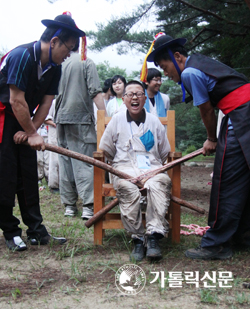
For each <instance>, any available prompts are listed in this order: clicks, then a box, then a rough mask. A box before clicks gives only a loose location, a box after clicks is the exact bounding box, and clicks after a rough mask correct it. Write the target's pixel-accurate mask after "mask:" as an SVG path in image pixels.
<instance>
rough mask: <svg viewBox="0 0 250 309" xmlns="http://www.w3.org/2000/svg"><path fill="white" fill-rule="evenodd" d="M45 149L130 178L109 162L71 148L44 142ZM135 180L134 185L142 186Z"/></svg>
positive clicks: (123, 177) (121, 176)
mask: <svg viewBox="0 0 250 309" xmlns="http://www.w3.org/2000/svg"><path fill="white" fill-rule="evenodd" d="M45 150H48V151H52V152H56V153H58V154H61V155H64V156H67V157H70V158H73V159H76V160H79V161H83V162H86V163H89V164H91V165H94V166H97V167H99V168H101V169H103V170H105V171H107V172H109V173H111V174H114V175H116V176H118V177H120V178H122V179H131V178H132V177H131V176H130V175H128V174H126V173H123V172H121V171H119V170H117V169H115V168H113V167H112V166H110V165H109V164H106V163H104V162H102V161H99V160H96V159H94V158H91V157H89V156H86V155H84V154H81V153H78V152H75V151H72V150H69V149H66V148H62V147H59V146H56V145H51V144H49V143H45ZM135 182H136V185H138V186H139V187H140V188H142V187H143V184H142V183H141V182H140V180H137V181H135Z"/></svg>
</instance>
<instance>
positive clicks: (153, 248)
mask: <svg viewBox="0 0 250 309" xmlns="http://www.w3.org/2000/svg"><path fill="white" fill-rule="evenodd" d="M147 258H151V259H161V258H162V254H161V249H160V246H159V239H158V237H156V236H155V235H154V234H152V235H150V236H148V237H147Z"/></svg>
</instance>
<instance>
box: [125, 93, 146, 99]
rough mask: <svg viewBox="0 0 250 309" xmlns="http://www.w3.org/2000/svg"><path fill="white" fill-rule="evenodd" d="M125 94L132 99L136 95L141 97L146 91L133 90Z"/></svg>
mask: <svg viewBox="0 0 250 309" xmlns="http://www.w3.org/2000/svg"><path fill="white" fill-rule="evenodd" d="M124 95H126V96H127V97H128V98H129V99H132V98H133V96H134V95H135V96H137V98H141V97H143V96H144V95H145V93H144V92H142V91H138V92H132V91H131V92H127V93H125V94H124Z"/></svg>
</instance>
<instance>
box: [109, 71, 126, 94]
mask: <svg viewBox="0 0 250 309" xmlns="http://www.w3.org/2000/svg"><path fill="white" fill-rule="evenodd" d="M118 79H120V80H121V81H122V82H123V84H124V88H125V86H126V83H127V82H126V79H125V77H123V76H122V75H115V76H113V77H112V79H111V87H110V90H111V93H112V94H113V95H114V96H116V93H115V91H114V89H113V83H115V82H117V81H118Z"/></svg>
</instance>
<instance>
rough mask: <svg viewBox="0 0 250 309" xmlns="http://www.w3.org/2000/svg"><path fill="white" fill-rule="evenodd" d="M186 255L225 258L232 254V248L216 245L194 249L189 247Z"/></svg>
mask: <svg viewBox="0 0 250 309" xmlns="http://www.w3.org/2000/svg"><path fill="white" fill-rule="evenodd" d="M185 255H186V257H189V258H191V259H200V260H225V259H229V258H231V257H232V256H233V252H232V249H231V248H230V247H225V248H224V247H223V246H216V247H206V248H202V247H201V246H199V247H197V248H195V249H189V250H187V251H186V252H185Z"/></svg>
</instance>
